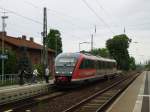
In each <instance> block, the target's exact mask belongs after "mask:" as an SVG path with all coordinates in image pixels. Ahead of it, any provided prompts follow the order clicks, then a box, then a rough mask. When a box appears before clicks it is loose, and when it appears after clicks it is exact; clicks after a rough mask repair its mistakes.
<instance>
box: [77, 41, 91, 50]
mask: <svg viewBox="0 0 150 112" xmlns="http://www.w3.org/2000/svg"><path fill="white" fill-rule="evenodd" d="M81 44H90V42H80V43H79V52H80V45H81Z"/></svg>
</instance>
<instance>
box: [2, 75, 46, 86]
mask: <svg viewBox="0 0 150 112" xmlns="http://www.w3.org/2000/svg"><path fill="white" fill-rule="evenodd" d="M26 76H28V75H27V74H25V75H24V76H23V84H29V83H30V84H31V83H43V81H44V80H45V79H44V77H40V76H37V77H33V75H30V77H26ZM19 80H20V77H19V75H18V74H5V75H4V76H3V75H0V87H1V86H7V85H15V84H19Z"/></svg>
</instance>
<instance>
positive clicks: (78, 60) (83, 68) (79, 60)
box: [54, 53, 117, 84]
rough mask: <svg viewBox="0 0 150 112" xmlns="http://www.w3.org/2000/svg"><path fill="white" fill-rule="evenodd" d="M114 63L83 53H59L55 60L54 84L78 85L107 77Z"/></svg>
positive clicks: (111, 60)
mask: <svg viewBox="0 0 150 112" xmlns="http://www.w3.org/2000/svg"><path fill="white" fill-rule="evenodd" d="M116 65H117V63H116V61H115V60H113V59H106V58H102V57H97V56H93V55H91V54H84V53H61V54H59V55H58V56H57V57H56V59H55V81H54V82H55V84H70V83H79V82H85V81H89V80H97V79H100V78H102V77H109V76H110V75H113V74H115V73H116V72H117V69H116Z"/></svg>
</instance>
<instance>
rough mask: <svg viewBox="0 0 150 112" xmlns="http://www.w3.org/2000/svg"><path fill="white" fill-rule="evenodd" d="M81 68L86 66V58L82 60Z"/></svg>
mask: <svg viewBox="0 0 150 112" xmlns="http://www.w3.org/2000/svg"><path fill="white" fill-rule="evenodd" d="M79 68H80V69H84V68H85V59H83V60H82V61H81V64H80V67H79Z"/></svg>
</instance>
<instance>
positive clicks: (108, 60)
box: [57, 52, 116, 63]
mask: <svg viewBox="0 0 150 112" xmlns="http://www.w3.org/2000/svg"><path fill="white" fill-rule="evenodd" d="M67 56H68V57H75V58H78V57H79V56H83V57H85V58H88V59H93V60H99V61H107V62H115V63H116V60H114V59H108V58H103V57H101V56H94V55H92V54H89V53H79V52H77V53H61V54H59V55H58V56H57V58H59V57H67Z"/></svg>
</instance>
